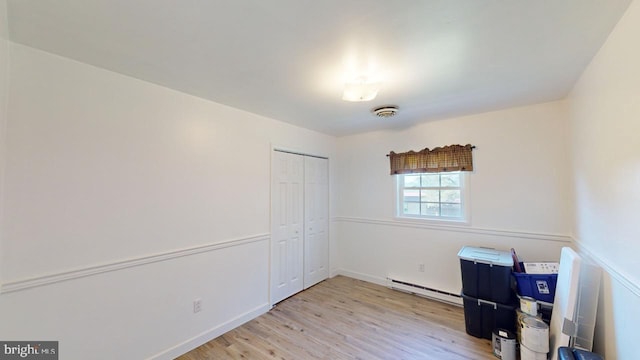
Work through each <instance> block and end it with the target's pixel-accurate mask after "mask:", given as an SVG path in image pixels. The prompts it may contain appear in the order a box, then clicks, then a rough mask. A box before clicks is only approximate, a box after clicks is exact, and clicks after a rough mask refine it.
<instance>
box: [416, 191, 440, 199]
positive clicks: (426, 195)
mask: <svg viewBox="0 0 640 360" xmlns="http://www.w3.org/2000/svg"><path fill="white" fill-rule="evenodd" d="M420 195H421V196H420V201H422V202H440V191H439V190H422V191H420Z"/></svg>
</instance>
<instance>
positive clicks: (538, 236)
mask: <svg viewBox="0 0 640 360" xmlns="http://www.w3.org/2000/svg"><path fill="white" fill-rule="evenodd" d="M332 220H333V221H336V222H347V223H359V224H372V225H380V226H393V227H402V228H413V229H424V230H438V231H453V232H459V233H471V234H478V235H487V236H502V237H509V238H519V239H526V240H544V241H555V242H562V243H567V245H568V244H570V243H571V242H572V238H571V236H569V235H558V234H544V233H534V232H524V231H511V230H500V229H483V228H476V227H471V226H461V225H439V224H433V223H420V222H418V221H408V220H407V221H403V220H380V219H367V218H356V217H344V216H343V217H335V218H333V219H332Z"/></svg>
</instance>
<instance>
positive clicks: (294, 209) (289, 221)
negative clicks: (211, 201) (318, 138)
mask: <svg viewBox="0 0 640 360" xmlns="http://www.w3.org/2000/svg"><path fill="white" fill-rule="evenodd" d="M272 161H273V165H272V167H273V169H272V185H273V186H272V204H271V207H272V209H271V222H272V223H271V228H272V234H271V304H275V303H277V302H279V301H281V300H283V299H285V298H287V297H289V296H291V295H293V294H295V293H297V292H299V291H301V290H302V287H303V267H302V259H303V256H304V253H303V233H304V230H303V228H302V226H303V223H302V221H303V198H302V191H303V189H302V187H303V181H304V173H303V168H304V162H303V158H302V157H301V156H297V155H293V154H288V153H283V152H277V151H274V152H273V160H272Z"/></svg>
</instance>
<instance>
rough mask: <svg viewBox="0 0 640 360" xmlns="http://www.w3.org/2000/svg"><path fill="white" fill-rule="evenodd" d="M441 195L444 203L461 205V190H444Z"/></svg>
mask: <svg viewBox="0 0 640 360" xmlns="http://www.w3.org/2000/svg"><path fill="white" fill-rule="evenodd" d="M440 194H441V195H442V198H441V200H440V201H442V202H443V203H458V204H459V203H460V190H442V191H441V192H440Z"/></svg>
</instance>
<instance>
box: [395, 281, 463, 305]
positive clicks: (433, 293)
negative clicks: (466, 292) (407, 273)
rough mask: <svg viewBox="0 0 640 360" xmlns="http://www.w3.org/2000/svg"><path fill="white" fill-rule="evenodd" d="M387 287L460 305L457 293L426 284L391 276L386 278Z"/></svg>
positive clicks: (460, 300) (460, 299) (460, 301)
mask: <svg viewBox="0 0 640 360" xmlns="http://www.w3.org/2000/svg"><path fill="white" fill-rule="evenodd" d="M387 287H389V288H391V289H394V290H399V291H403V292H408V293H411V294H414V295H419V296H424V297H426V298H429V299H433V300H437V301H442V302H446V303H449V304H453V305H458V306H462V297H461V296H460V295H458V294H452V293H450V292H446V291H442V290H438V289H432V288H429V287H426V286H422V285H418V284H412V283H410V282H406V281H402V280H398V279H393V278H387Z"/></svg>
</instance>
